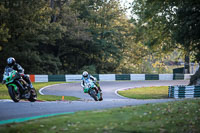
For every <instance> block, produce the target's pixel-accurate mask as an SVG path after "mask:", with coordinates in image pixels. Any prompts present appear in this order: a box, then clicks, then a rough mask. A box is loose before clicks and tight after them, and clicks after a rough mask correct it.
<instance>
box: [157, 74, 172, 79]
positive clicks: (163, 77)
mask: <svg viewBox="0 0 200 133" xmlns="http://www.w3.org/2000/svg"><path fill="white" fill-rule="evenodd" d="M159 80H173V74H159Z"/></svg>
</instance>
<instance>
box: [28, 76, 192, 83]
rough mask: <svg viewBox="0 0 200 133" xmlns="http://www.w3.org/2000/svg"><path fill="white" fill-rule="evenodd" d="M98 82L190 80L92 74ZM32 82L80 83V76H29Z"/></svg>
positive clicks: (187, 78)
mask: <svg viewBox="0 0 200 133" xmlns="http://www.w3.org/2000/svg"><path fill="white" fill-rule="evenodd" d="M93 76H94V77H96V78H97V80H99V81H116V80H132V81H138V80H140V81H143V80H190V77H191V74H93ZM29 77H30V80H31V81H32V82H48V81H81V78H82V75H29Z"/></svg>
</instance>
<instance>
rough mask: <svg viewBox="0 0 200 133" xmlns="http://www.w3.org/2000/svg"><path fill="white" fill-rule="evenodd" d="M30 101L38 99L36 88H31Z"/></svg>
mask: <svg viewBox="0 0 200 133" xmlns="http://www.w3.org/2000/svg"><path fill="white" fill-rule="evenodd" d="M28 100H29V101H30V102H35V101H36V100H37V92H36V90H35V88H31V90H30V98H29V99H28Z"/></svg>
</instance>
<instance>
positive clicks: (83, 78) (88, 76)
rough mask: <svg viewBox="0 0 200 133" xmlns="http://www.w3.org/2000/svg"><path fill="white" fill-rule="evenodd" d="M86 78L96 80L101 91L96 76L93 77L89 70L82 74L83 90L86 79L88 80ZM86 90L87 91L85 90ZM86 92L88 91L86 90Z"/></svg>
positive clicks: (95, 82)
mask: <svg viewBox="0 0 200 133" xmlns="http://www.w3.org/2000/svg"><path fill="white" fill-rule="evenodd" d="M86 79H91V80H92V81H93V82H94V84H95V85H96V86H97V88H98V89H99V91H100V92H101V88H100V86H99V84H98V83H97V81H96V78H95V77H93V76H92V75H90V74H88V72H87V71H84V72H83V75H82V81H81V86H82V87H83V91H84V87H85V80H86ZM84 92H85V91H84ZM85 93H86V92H85Z"/></svg>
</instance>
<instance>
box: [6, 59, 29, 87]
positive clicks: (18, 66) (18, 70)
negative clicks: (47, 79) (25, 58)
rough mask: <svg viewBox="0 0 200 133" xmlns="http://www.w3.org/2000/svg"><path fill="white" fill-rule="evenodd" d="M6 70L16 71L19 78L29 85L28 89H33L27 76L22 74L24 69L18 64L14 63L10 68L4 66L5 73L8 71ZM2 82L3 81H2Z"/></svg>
mask: <svg viewBox="0 0 200 133" xmlns="http://www.w3.org/2000/svg"><path fill="white" fill-rule="evenodd" d="M8 68H12V69H13V70H16V71H17V72H18V73H19V74H20V75H21V76H22V78H23V79H24V80H25V81H26V82H27V83H28V84H29V87H30V88H33V85H32V83H31V81H30V79H29V77H28V75H26V74H24V69H23V68H22V67H21V66H20V65H19V64H18V63H15V64H14V65H12V66H6V67H5V71H6V70H7V69H8ZM3 82H4V81H3Z"/></svg>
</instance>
